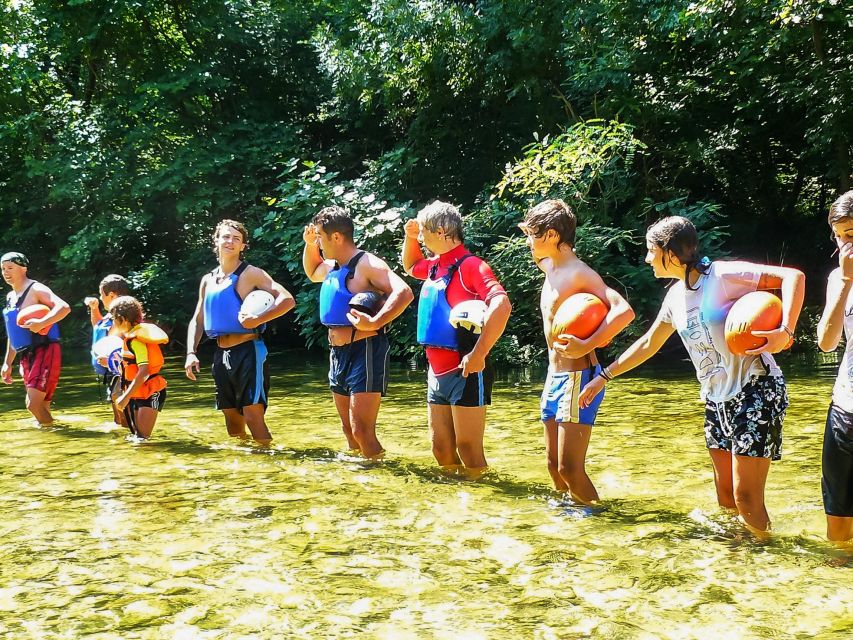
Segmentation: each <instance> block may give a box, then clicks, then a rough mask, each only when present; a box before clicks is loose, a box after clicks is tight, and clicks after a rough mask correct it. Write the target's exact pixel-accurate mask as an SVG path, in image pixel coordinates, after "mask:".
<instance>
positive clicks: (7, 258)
mask: <svg viewBox="0 0 853 640" xmlns="http://www.w3.org/2000/svg"><path fill="white" fill-rule="evenodd" d="M0 262H11V263H13V264H16V265H18V266H20V267H28V266H30V261H29V260H27V256H25V255H24V254H23V253H20V252H18V251H10V252H9V253H4V254H3V257H1V258H0Z"/></svg>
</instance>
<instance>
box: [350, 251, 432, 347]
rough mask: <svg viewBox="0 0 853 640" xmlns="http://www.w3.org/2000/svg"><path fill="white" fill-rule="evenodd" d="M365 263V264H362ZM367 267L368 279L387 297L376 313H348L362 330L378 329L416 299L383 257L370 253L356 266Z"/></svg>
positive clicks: (354, 324) (354, 323)
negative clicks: (371, 314)
mask: <svg viewBox="0 0 853 640" xmlns="http://www.w3.org/2000/svg"><path fill="white" fill-rule="evenodd" d="M362 265H364V266H362ZM356 268H357V269H358V268H363V269H366V276H367V281H368V282H369V283H370V286H371V287H373V288H374V289H376V290H378V291H381V292H382V293H384V294H385V295H386V296H387V298H386V299H385V303H384V304H383V305H382V308H381V309H379V311H377V312H376V315H373V316H370V315H368V314H366V313H362V312H361V311H358V310H356V309H350V311H349V313H348V314H347V315H348V317H349V321H350V322H352V325H353V326H354V327H355V328H356V329H359V330H361V331H376V330H378V329H380V328H382V327H384V326H385V325H386V324H388V323H389V322H391V321H392V320H394V319H395V318H397V317H398V316H399V315H400V314H401V313H403V311H405V310H406V307H408V306H409V305H410V304H411V302H412V300H414V299H415V296H414V294H413V293H412V289H411V287H410V286H409V285H407V284H406V283H405V282H404V281H403V279H402V278H401V277H400V276H398V275H397V274H396V273H394V272H393V271H392V270H391V268H390V267H389V266H388V264H387V263H386V262H385V261H384V260H382V259H381V258H379V257H377V256H374V255H373V254H370V253H368V254H367V255H366V257H365V259H364V260H362V261H361V262H360V263H359V265H358V266H357V267H356Z"/></svg>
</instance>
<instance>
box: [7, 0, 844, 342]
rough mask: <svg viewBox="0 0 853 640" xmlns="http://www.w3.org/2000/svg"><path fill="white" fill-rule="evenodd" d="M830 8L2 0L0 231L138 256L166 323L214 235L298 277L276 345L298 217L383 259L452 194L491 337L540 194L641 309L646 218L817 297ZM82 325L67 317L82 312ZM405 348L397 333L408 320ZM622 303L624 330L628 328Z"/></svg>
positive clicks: (831, 117)
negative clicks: (499, 290) (487, 278)
mask: <svg viewBox="0 0 853 640" xmlns="http://www.w3.org/2000/svg"><path fill="white" fill-rule="evenodd" d="M849 7H850V5H849V3H846V4H845V3H842V2H840V1H838V0H770V1H767V0H762V1H759V0H744V1H741V2H733V1H732V0H699V1H694V2H689V3H688V2H675V3H673V2H671V1H669V2H664V1H663V0H618V1H617V0H584V1H583V2H569V1H567V0H541V1H540V2H537V3H520V2H515V3H514V2H501V1H497V0H483V1H480V2H450V1H449V0H419V1H416V2H412V1H410V0H373V1H372V2H366V1H364V0H341V1H340V2H323V1H321V0H304V1H302V2H279V1H274V0H262V1H257V0H253V1H249V0H226V1H222V0H216V1H214V0H195V1H194V2H191V3H181V2H173V1H167V2H156V3H155V2H147V1H146V0H134V1H128V0H62V1H60V0H40V1H39V2H33V1H31V0H5V2H4V3H3V4H2V5H0V67H2V73H0V153H2V157H3V162H2V163H0V211H2V215H3V220H4V223H5V224H4V226H5V232H4V237H3V247H2V249H3V250H4V251H5V250H9V249H12V248H17V249H20V250H22V251H24V252H26V253H28V254H30V255H31V258H32V261H33V263H34V266H33V269H32V271H33V274H34V275H35V276H37V277H43V278H45V279H46V280H49V281H50V282H51V283H52V284H53V285H54V286H55V288H56V289H57V290H58V291H59V292H60V293H61V294H62V295H64V296H65V297H66V298H68V299H69V300H73V301H79V300H80V299H81V298H82V296H83V295H84V294H87V293H91V292H93V291H94V288H95V286H96V284H97V281H98V280H99V278H100V277H101V276H102V275H104V274H106V273H108V272H120V273H128V274H130V275H131V276H132V277H133V279H134V282H135V284H136V286H137V288H138V290H139V292H140V295H141V297H143V298H144V300H145V302H146V304H147V305H148V308H149V310H150V311H151V312H152V313H154V314H156V315H157V316H158V317H159V318H160V319H161V320H163V321H164V322H166V323H168V324H170V325H173V326H174V327H175V328H176V329H177V331H178V333H177V335H180V334H181V333H183V326H184V325H185V322H186V320H187V318H188V317H189V314H190V311H191V309H192V306H193V304H194V301H195V296H196V287H197V283H198V280H199V277H200V275H201V274H202V273H203V272H204V271H205V270H208V269H210V268H212V266H213V263H212V256H211V254H210V253H209V251H210V242H209V234H210V231H211V230H212V227H213V225H214V224H215V222H216V221H217V220H218V219H221V218H222V217H237V218H240V219H242V220H244V221H245V222H246V223H247V224H248V225H249V226H250V227H252V228H253V229H254V237H253V238H252V247H251V253H250V257H251V259H252V260H253V261H254V262H256V263H257V264H260V265H262V266H264V267H266V268H267V269H268V270H269V271H270V272H271V273H272V274H273V275H274V276H275V277H276V278H277V279H279V280H280V281H281V282H283V283H284V284H285V285H286V286H287V287H288V288H290V289H291V290H292V291H294V292H295V293H296V294H297V295H298V300H299V304H298V307H297V318H296V321H295V322H294V321H293V320H283V321H280V322H278V323H276V328H277V330H278V331H279V335H278V340H279V341H280V342H282V343H283V344H291V345H301V344H304V343H305V341H306V340H307V342H308V344H310V345H314V344H322V339H321V337H322V334H321V332H320V331H319V330H318V327H317V318H316V315H317V314H316V295H315V294H316V289H315V287H314V286H312V285H310V284H309V283H308V282H307V280H306V278H305V277H304V275H303V274H302V273H301V266H300V263H299V253H300V251H301V227H302V225H303V224H304V223H305V222H306V221H307V220H308V219H309V218H310V217H311V215H312V214H313V213H314V212H315V211H316V210H317V209H318V208H320V207H321V206H324V205H326V204H329V203H333V202H336V203H341V204H347V205H348V206H350V207H351V208H352V210H353V212H354V213H356V214H357V216H358V222H359V228H360V230H361V234H362V235H361V237H360V240H361V241H362V242H363V243H364V244H365V246H366V247H367V248H370V249H371V250H373V251H375V252H377V253H378V254H380V255H382V256H383V257H385V258H386V259H387V260H389V262H391V263H392V264H398V258H397V254H398V251H399V245H400V242H401V239H402V231H401V229H402V222H403V221H404V220H405V219H406V218H408V217H411V216H412V215H414V213H415V212H416V211H417V209H418V208H419V207H420V206H422V205H423V204H425V203H426V202H428V201H430V200H431V199H433V198H436V197H439V198H442V199H446V200H450V201H453V202H455V203H458V204H459V205H461V208H462V210H463V211H464V212H465V213H466V216H467V219H468V224H467V238H468V243H469V245H470V246H471V248H472V249H474V250H476V251H478V252H480V253H481V254H482V255H484V257H486V258H487V259H488V260H490V262H491V263H492V264H493V266H494V267H495V269H496V271H497V272H499V274H500V275H501V277H502V278H503V279H504V281H505V284H506V286H507V288H508V290H509V291H510V293H511V297H512V299H513V302H514V304H515V312H514V314H513V319H512V321H511V324H510V328H509V331H508V336H507V338H506V340H505V342H504V344H503V345H502V347H501V353H504V354H507V355H508V356H509V355H512V356H513V357H518V354H525V353H526V354H528V355H529V354H532V353H534V352H535V351H536V350H537V349H539V348H540V344H541V338H540V336H539V334H538V326H539V322H540V321H539V318H538V311H537V304H536V297H537V283H538V273H537V271H536V270H535V268H534V266H533V264H532V263H531V261H530V259H529V257H528V254H527V252H526V250H525V249H524V247H523V246H522V245H521V244H520V240H519V234H518V232H517V230H516V229H515V224H516V223H517V222H518V220H519V219H520V217H521V215H522V214H523V211H524V209H525V208H526V207H527V206H528V205H529V204H530V203H531V202H533V201H536V200H538V199H540V198H543V197H545V196H551V195H553V196H559V197H563V198H566V199H567V200H569V201H570V202H572V204H573V205H574V206H575V208H576V210H577V211H578V214H579V216H580V218H581V220H582V227H581V229H580V231H579V242H578V249H579V252H580V253H581V254H582V256H583V257H584V258H585V259H587V260H589V261H590V263H591V264H593V265H594V266H595V267H596V268H597V269H599V270H600V271H601V272H602V273H603V274H605V275H606V276H607V278H608V279H609V281H610V282H611V283H612V284H614V285H615V286H617V287H619V288H621V289H622V290H623V291H624V292H626V294H627V295H628V297H629V299H630V300H631V302H632V303H633V304H634V305H635V307H636V308H637V309H638V311H639V312H640V314H641V317H642V318H644V319H648V317H649V314H650V313H651V312H652V311H653V310H654V308H655V306H656V304H657V302H658V300H659V299H660V296H661V289H660V286H659V285H658V284H656V283H653V282H652V280H651V276H650V273H649V272H648V270H647V268H645V267H644V266H643V264H642V260H641V258H642V232H643V229H644V228H645V227H646V226H647V224H648V223H649V222H650V221H651V220H653V219H655V218H656V217H658V216H660V215H663V214H666V213H675V212H677V213H683V214H685V215H690V216H692V217H693V218H694V219H696V220H697V222H698V223H700V225H701V227H702V228H703V232H704V233H705V234H706V239H707V241H708V244H707V248H708V251H709V252H713V254H715V255H720V253H722V252H723V251H725V252H726V253H731V254H732V255H736V256H739V257H745V258H751V259H757V260H768V261H771V262H777V263H778V262H784V263H786V264H795V265H798V266H800V267H801V268H803V269H804V270H805V271H806V272H807V274H808V276H809V299H810V300H811V301H813V302H818V301H820V300H821V299H822V293H821V290H822V282H821V280H822V278H823V276H824V275H825V273H826V272H827V270H828V266H829V262H830V258H829V253H830V245H829V244H828V242H827V229H826V227H825V214H826V209H827V207H828V204H829V203H830V202H831V201H832V199H833V198H834V197H835V196H836V195H837V194H838V193H839V192H840V191H843V190H846V189H848V188H849V187H850V173H851V169H850V149H851V144H853V71H851V70H853V65H851V61H853V39H851V38H850V37H849V33H850V28H851V24H853V13H851V9H850V8H849ZM77 312H78V316H79V326H80V327H81V335H82V332H83V327H84V322H83V320H82V318H83V313H82V312H83V309H82V307H81V305H79V304H78V305H77ZM397 324H398V326H397V327H396V332H397V334H398V338H399V339H398V340H396V341H395V344H396V348H397V352H398V353H403V352H407V351H411V350H412V326H411V317H409V318H407V319H404V320H403V321H402V322H399V323H397ZM641 326H642V323H638V324H637V327H636V328H635V329H634V331H635V332H636V331H639V330H640V328H641Z"/></svg>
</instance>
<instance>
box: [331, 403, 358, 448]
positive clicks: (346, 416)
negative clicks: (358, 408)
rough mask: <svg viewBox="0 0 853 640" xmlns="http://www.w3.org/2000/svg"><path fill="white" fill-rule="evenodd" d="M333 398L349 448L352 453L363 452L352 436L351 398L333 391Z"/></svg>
mask: <svg viewBox="0 0 853 640" xmlns="http://www.w3.org/2000/svg"><path fill="white" fill-rule="evenodd" d="M332 398H333V399H334V401H335V409H337V411H338V416H339V417H340V419H341V430H342V431H343V432H344V437H345V438H346V439H347V446H348V447H349V448H350V450H351V451H355V450H359V451H360V450H361V447H359V445H358V440H356V439H355V436H353V435H352V425H351V424H350V410H349V402H350V397H349V396H345V395H343V394H342V393H335V392H334V391H332Z"/></svg>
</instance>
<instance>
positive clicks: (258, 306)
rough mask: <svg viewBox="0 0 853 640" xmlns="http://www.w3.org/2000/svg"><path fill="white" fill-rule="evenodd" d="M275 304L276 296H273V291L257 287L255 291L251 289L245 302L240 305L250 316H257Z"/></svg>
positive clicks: (241, 309)
mask: <svg viewBox="0 0 853 640" xmlns="http://www.w3.org/2000/svg"><path fill="white" fill-rule="evenodd" d="M274 304H275V298H273V297H272V294H271V293H268V292H266V291H263V290H261V289H255V290H254V291H250V292H249V294H248V295H247V296H246V298H245V299H244V300H243V304H242V305H240V311H243V312H244V313H247V314H249V315H250V316H255V317H257V316H259V315H261V314H262V313H263V312H264V311H266V310H267V309H269V308H271V307H272V306H273V305H274Z"/></svg>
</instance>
